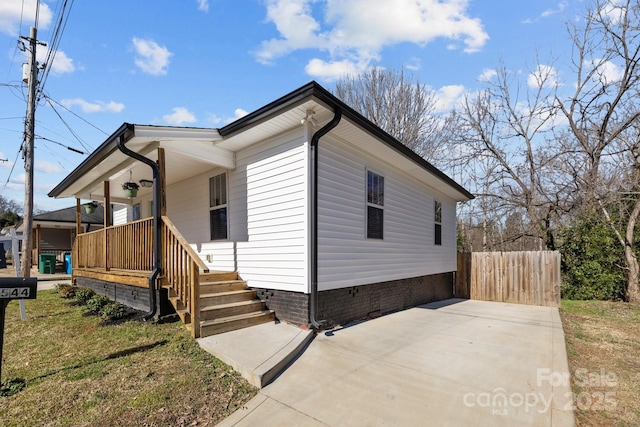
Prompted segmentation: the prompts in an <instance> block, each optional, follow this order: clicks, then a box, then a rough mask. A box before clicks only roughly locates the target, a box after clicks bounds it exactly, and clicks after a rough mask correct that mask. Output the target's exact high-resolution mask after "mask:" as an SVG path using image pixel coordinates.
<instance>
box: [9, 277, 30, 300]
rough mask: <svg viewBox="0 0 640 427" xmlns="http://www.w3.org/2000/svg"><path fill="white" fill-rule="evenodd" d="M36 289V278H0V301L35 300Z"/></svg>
mask: <svg viewBox="0 0 640 427" xmlns="http://www.w3.org/2000/svg"><path fill="white" fill-rule="evenodd" d="M37 287H38V279H36V278H22V277H16V278H0V300H12V299H35V298H36V292H37Z"/></svg>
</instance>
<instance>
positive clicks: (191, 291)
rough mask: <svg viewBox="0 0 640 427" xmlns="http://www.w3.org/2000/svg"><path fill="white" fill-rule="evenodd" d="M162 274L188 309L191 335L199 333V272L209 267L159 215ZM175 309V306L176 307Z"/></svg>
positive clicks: (170, 223)
mask: <svg viewBox="0 0 640 427" xmlns="http://www.w3.org/2000/svg"><path fill="white" fill-rule="evenodd" d="M162 253H163V254H164V261H163V268H162V270H163V276H165V278H166V280H167V284H168V286H169V287H170V288H171V289H172V290H173V294H174V297H176V298H177V299H178V301H180V303H181V304H182V305H183V307H184V309H185V310H186V312H187V313H188V319H186V318H183V320H184V321H185V323H191V333H192V335H193V336H194V338H199V337H200V272H202V273H206V272H208V271H209V270H208V269H207V266H206V265H205V263H204V262H203V261H202V260H201V259H200V257H199V256H198V254H196V253H195V251H194V250H193V248H191V246H189V243H188V242H187V241H186V240H185V239H184V237H182V234H180V232H179V231H178V229H177V228H176V227H175V225H173V223H172V222H171V220H170V219H169V218H168V217H166V216H163V217H162ZM176 309H179V307H176Z"/></svg>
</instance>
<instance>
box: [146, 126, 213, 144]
mask: <svg viewBox="0 0 640 427" xmlns="http://www.w3.org/2000/svg"><path fill="white" fill-rule="evenodd" d="M134 137H138V138H144V139H151V140H157V141H164V140H191V141H203V142H214V141H218V140H220V139H222V137H221V136H220V133H218V130H217V129H205V128H176V127H165V126H141V125H135V133H134Z"/></svg>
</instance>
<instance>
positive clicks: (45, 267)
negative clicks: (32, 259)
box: [38, 254, 56, 274]
mask: <svg viewBox="0 0 640 427" xmlns="http://www.w3.org/2000/svg"><path fill="white" fill-rule="evenodd" d="M38 272H39V273H41V274H53V273H55V272H56V256H55V254H40V259H39V260H38Z"/></svg>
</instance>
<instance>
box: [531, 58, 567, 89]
mask: <svg viewBox="0 0 640 427" xmlns="http://www.w3.org/2000/svg"><path fill="white" fill-rule="evenodd" d="M559 85H560V82H559V81H558V71H557V70H556V69H555V68H554V67H553V66H551V65H544V64H538V68H536V69H535V70H534V71H533V72H531V73H529V77H527V86H529V87H530V88H538V87H541V86H542V87H554V86H559Z"/></svg>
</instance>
